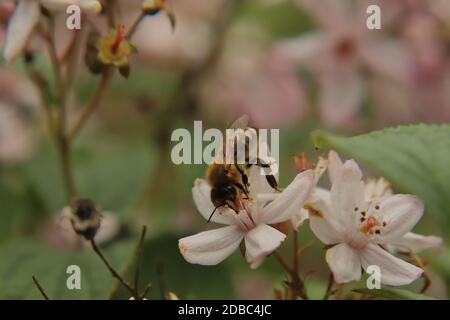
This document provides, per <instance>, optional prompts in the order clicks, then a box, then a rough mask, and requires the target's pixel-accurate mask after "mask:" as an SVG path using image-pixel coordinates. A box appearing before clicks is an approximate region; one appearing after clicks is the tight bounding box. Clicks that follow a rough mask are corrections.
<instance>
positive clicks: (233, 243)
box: [178, 226, 244, 266]
mask: <svg viewBox="0 0 450 320" xmlns="http://www.w3.org/2000/svg"><path fill="white" fill-rule="evenodd" d="M243 238H244V233H243V232H242V231H241V229H240V228H239V227H237V226H228V227H224V228H219V229H214V230H209V231H204V232H200V233H198V234H195V235H193V236H190V237H186V238H183V239H180V240H178V247H179V249H180V252H181V254H182V255H183V257H184V258H185V259H186V261H188V262H190V263H195V264H201V265H205V266H209V265H215V264H218V263H220V262H222V261H223V260H224V259H226V258H227V257H228V256H229V255H231V254H232V253H233V251H234V250H236V249H237V248H238V247H239V244H240V243H241V241H242V239H243Z"/></svg>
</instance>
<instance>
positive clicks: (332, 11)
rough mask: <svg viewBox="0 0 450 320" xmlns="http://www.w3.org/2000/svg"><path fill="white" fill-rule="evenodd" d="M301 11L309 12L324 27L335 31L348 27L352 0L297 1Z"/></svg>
mask: <svg viewBox="0 0 450 320" xmlns="http://www.w3.org/2000/svg"><path fill="white" fill-rule="evenodd" d="M294 3H296V4H297V5H298V6H300V8H301V9H303V10H305V11H307V12H308V13H309V14H310V15H311V16H312V17H314V18H315V20H316V21H317V22H318V23H319V24H320V25H321V26H323V27H325V28H327V29H329V30H333V31H335V30H336V29H338V28H343V27H344V26H346V25H347V22H348V18H349V13H350V5H351V4H352V2H351V1H350V0H339V1H335V0H321V1H317V0H295V2H294Z"/></svg>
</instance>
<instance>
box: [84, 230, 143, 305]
mask: <svg viewBox="0 0 450 320" xmlns="http://www.w3.org/2000/svg"><path fill="white" fill-rule="evenodd" d="M90 242H91V246H92V249H94V251H95V253H96V254H97V255H98V256H99V257H100V259H101V260H102V261H103V263H104V264H105V266H106V267H107V268H108V269H109V271H110V272H111V274H112V275H113V277H115V278H116V279H117V280H119V282H120V283H121V284H122V285H123V286H124V287H125V288H126V289H127V290H128V291H129V292H130V293H131V295H132V296H133V297H134V298H135V299H139V294H138V293H137V292H136V289H135V288H132V287H131V285H130V284H129V283H128V282H127V281H126V280H125V279H123V278H122V276H121V275H120V274H119V273H118V272H117V271H116V270H115V269H114V268H113V267H112V266H111V264H110V263H109V261H108V260H107V259H106V258H105V256H104V255H103V253H102V251H101V250H100V248H99V247H98V246H97V244H96V243H95V240H94V239H91V240H90Z"/></svg>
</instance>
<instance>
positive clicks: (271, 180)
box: [256, 158, 282, 192]
mask: <svg viewBox="0 0 450 320" xmlns="http://www.w3.org/2000/svg"><path fill="white" fill-rule="evenodd" d="M256 165H257V166H258V167H261V168H270V164H268V163H266V162H264V161H263V160H261V159H260V158H257V159H256ZM266 180H267V182H268V183H269V185H270V186H271V187H272V188H273V189H275V190H276V191H279V192H281V191H282V190H281V188H280V187H279V186H278V182H277V179H276V178H275V176H274V175H272V174H267V175H266Z"/></svg>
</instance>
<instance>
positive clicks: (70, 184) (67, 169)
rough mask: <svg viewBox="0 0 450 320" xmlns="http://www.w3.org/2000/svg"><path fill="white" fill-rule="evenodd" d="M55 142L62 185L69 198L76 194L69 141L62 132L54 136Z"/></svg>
mask: <svg viewBox="0 0 450 320" xmlns="http://www.w3.org/2000/svg"><path fill="white" fill-rule="evenodd" d="M56 143H57V147H58V148H57V149H58V154H59V160H60V162H61V171H62V175H63V180H64V185H65V188H66V191H67V194H68V198H69V200H70V199H71V198H73V197H75V196H76V195H77V190H76V187H75V180H74V177H73V172H72V163H71V159H70V143H69V141H68V140H67V139H66V138H65V136H64V135H63V134H62V133H59V134H58V136H57V137H56Z"/></svg>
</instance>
